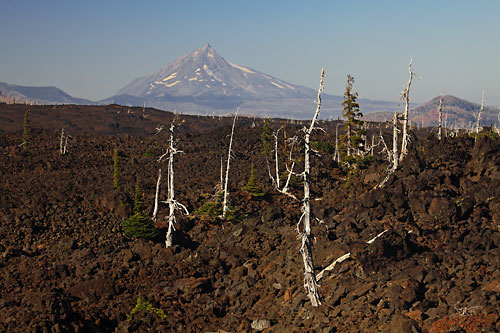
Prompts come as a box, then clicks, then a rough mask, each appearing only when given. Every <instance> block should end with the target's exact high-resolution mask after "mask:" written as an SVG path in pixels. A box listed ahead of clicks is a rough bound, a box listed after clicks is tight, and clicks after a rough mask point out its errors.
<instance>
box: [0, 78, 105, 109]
mask: <svg viewBox="0 0 500 333" xmlns="http://www.w3.org/2000/svg"><path fill="white" fill-rule="evenodd" d="M0 102H4V103H28V104H30V103H33V104H95V102H92V101H89V100H86V99H83V98H76V97H73V96H71V95H69V94H67V93H65V92H64V91H62V90H61V89H59V88H56V87H30V86H19V85H14V84H8V83H5V82H0Z"/></svg>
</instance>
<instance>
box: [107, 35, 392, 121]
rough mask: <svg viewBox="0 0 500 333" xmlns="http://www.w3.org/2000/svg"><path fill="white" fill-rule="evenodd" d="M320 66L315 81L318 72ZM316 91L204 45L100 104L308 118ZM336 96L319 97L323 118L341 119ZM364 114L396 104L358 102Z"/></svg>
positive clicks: (389, 108)
mask: <svg viewBox="0 0 500 333" xmlns="http://www.w3.org/2000/svg"><path fill="white" fill-rule="evenodd" d="M320 69H321V66H318V82H319V71H320ZM316 93H317V92H316V91H315V90H314V89H311V88H306V87H302V86H298V85H295V84H291V83H288V82H285V81H283V80H280V79H277V78H275V77H273V76H271V75H268V74H265V73H262V72H259V71H257V70H255V69H252V68H248V67H244V66H240V65H236V64H233V63H231V62H229V61H227V60H226V59H224V58H223V57H222V56H220V55H219V54H218V53H217V52H215V50H214V49H213V48H212V47H211V46H210V44H207V45H205V46H203V47H202V48H200V49H198V50H195V51H193V52H192V53H190V54H188V55H185V56H181V57H179V58H178V59H177V60H175V61H174V62H172V63H170V64H168V65H166V66H165V67H163V68H160V69H159V70H158V71H156V72H154V73H152V74H149V75H146V76H144V77H140V78H138V79H135V80H133V81H132V82H131V83H130V84H128V85H127V86H125V87H124V88H122V89H120V90H119V91H118V92H117V94H116V95H115V96H113V97H110V98H107V99H105V100H102V101H101V103H117V104H124V105H125V104H128V105H142V104H146V105H147V106H149V107H155V108H158V109H162V110H167V111H178V112H180V113H186V114H199V115H207V114H209V115H212V114H217V115H224V114H230V113H233V112H235V111H236V108H238V107H239V110H240V114H244V115H248V116H258V117H282V118H294V119H308V118H310V117H312V113H314V110H315V108H316V105H315V103H314V100H315V99H316ZM342 100H343V98H342V97H340V96H334V95H328V94H326V93H325V94H323V105H322V111H321V114H322V117H323V118H337V117H339V116H340V115H341V114H342V105H341V103H342ZM359 103H360V105H361V107H362V108H363V112H365V113H366V112H372V111H381V110H384V111H387V110H390V111H393V110H394V109H395V108H396V106H397V105H396V103H392V102H380V101H370V100H363V99H360V100H359Z"/></svg>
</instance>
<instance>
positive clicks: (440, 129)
mask: <svg viewBox="0 0 500 333" xmlns="http://www.w3.org/2000/svg"><path fill="white" fill-rule="evenodd" d="M438 114H439V127H438V139H439V140H440V141H441V139H442V137H443V133H442V128H443V96H441V98H440V99H439V106H438Z"/></svg>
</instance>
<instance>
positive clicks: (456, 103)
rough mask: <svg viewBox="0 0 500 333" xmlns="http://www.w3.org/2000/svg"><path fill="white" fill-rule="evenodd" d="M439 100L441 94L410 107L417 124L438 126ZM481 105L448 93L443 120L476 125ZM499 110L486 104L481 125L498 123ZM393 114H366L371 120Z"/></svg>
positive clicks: (449, 122) (385, 118)
mask: <svg viewBox="0 0 500 333" xmlns="http://www.w3.org/2000/svg"><path fill="white" fill-rule="evenodd" d="M439 100H440V96H438V97H435V98H433V99H431V100H430V101H428V102H426V103H424V104H422V105H420V106H418V107H416V108H413V109H410V119H411V120H412V121H413V122H414V123H415V124H417V126H425V127H427V126H437V125H438V122H439V115H438V111H437V109H438V106H439ZM480 107H481V106H480V105H479V104H475V103H471V102H469V101H466V100H463V99H460V98H457V97H455V96H451V95H446V96H444V97H443V117H444V118H443V121H446V123H447V126H458V127H460V128H467V127H471V126H475V124H476V121H477V115H478V113H479V109H480ZM401 112H402V111H401ZM499 112H500V108H499V107H495V106H485V107H484V110H483V114H482V115H481V126H490V125H491V124H498V122H499V119H498V114H499ZM393 114H394V112H375V113H370V114H367V115H365V119H366V120H370V121H388V120H389V119H391V118H392V116H393Z"/></svg>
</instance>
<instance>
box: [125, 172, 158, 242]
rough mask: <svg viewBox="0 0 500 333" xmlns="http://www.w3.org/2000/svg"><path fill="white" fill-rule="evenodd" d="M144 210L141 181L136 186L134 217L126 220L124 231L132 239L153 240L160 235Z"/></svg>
mask: <svg viewBox="0 0 500 333" xmlns="http://www.w3.org/2000/svg"><path fill="white" fill-rule="evenodd" d="M143 210H144V197H143V193H142V190H141V187H140V186H139V180H137V183H136V185H135V193H134V207H133V210H132V213H133V215H132V216H130V217H129V218H127V219H125V220H124V221H123V222H122V224H123V229H124V230H125V234H127V236H130V237H132V238H145V239H152V238H155V237H156V236H157V235H158V230H157V229H156V228H155V226H154V223H153V220H151V219H150V218H149V217H148V216H146V215H145V214H144V212H143Z"/></svg>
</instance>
